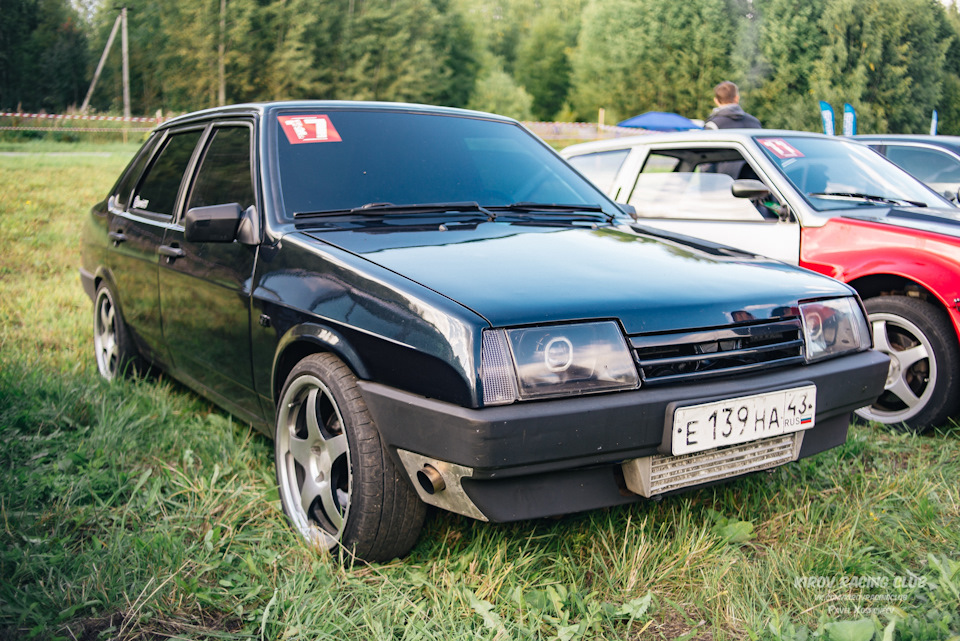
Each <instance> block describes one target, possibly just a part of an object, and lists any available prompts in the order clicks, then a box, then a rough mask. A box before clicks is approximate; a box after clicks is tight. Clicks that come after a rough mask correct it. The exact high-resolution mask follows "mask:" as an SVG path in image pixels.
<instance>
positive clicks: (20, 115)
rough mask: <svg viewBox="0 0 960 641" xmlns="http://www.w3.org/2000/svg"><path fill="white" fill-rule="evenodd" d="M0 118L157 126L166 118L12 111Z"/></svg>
mask: <svg viewBox="0 0 960 641" xmlns="http://www.w3.org/2000/svg"><path fill="white" fill-rule="evenodd" d="M0 116H3V117H6V118H33V119H40V120H109V121H118V122H152V123H156V124H159V123H161V122H163V121H164V120H166V118H163V117H160V118H156V117H152V118H148V117H145V116H131V117H125V116H87V115H84V114H30V113H20V112H13V111H2V112H0Z"/></svg>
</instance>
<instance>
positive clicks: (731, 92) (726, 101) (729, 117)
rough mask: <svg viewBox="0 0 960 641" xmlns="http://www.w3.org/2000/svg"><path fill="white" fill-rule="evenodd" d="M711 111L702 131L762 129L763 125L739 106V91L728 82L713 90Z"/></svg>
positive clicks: (725, 81)
mask: <svg viewBox="0 0 960 641" xmlns="http://www.w3.org/2000/svg"><path fill="white" fill-rule="evenodd" d="M713 102H714V103H716V105H717V107H716V109H714V110H713V112H712V113H711V114H710V116H709V117H708V118H707V121H706V122H705V123H704V125H703V128H704V129H762V128H763V125H761V124H760V121H759V120H757V119H756V118H755V117H753V116H751V115H750V114H748V113H747V112H746V111H744V110H743V107H741V106H740V90H739V89H737V85H735V84H733V83H732V82H730V81H729V80H724V81H723V82H721V83H720V84H719V85H717V86H716V87H714V88H713Z"/></svg>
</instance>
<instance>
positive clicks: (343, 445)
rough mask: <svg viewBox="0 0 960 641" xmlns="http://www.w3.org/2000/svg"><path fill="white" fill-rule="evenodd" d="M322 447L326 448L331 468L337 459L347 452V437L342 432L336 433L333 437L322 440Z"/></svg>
mask: <svg viewBox="0 0 960 641" xmlns="http://www.w3.org/2000/svg"><path fill="white" fill-rule="evenodd" d="M323 449H324V450H326V455H327V457H328V458H329V460H330V467H331V468H332V467H333V464H334V463H335V462H336V461H337V459H338V458H340V457H341V456H343V455H344V454H346V453H347V437H346V436H345V435H344V434H342V433H341V434H337V435H336V436H334V437H333V438H330V439H327V440H326V441H324V444H323Z"/></svg>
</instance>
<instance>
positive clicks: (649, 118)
mask: <svg viewBox="0 0 960 641" xmlns="http://www.w3.org/2000/svg"><path fill="white" fill-rule="evenodd" d="M617 126H618V127H636V128H637V129H652V130H654V131H686V130H687V129H702V127H700V126H699V125H697V123H695V122H693V121H692V120H690V119H689V118H684V117H683V116H681V115H680V114H674V113H664V112H662V111H648V112H646V113H642V114H640V115H639V116H634V117H633V118H627V119H626V120H624V121H623V122H618V123H617Z"/></svg>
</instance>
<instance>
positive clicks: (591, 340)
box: [481, 321, 640, 405]
mask: <svg viewBox="0 0 960 641" xmlns="http://www.w3.org/2000/svg"><path fill="white" fill-rule="evenodd" d="M481 370H482V371H481V381H482V383H483V402H484V405H503V404H506V403H512V402H513V401H515V400H517V399H518V398H519V399H522V400H527V399H534V398H548V397H553V396H577V395H580V394H591V393H594V392H608V391H613V390H622V389H634V388H636V387H637V386H638V385H639V384H640V379H639V377H638V375H637V368H636V366H635V365H634V362H633V357H632V355H631V353H630V349H629V348H628V347H627V344H626V341H624V338H623V334H622V333H621V332H620V329H619V328H618V327H617V324H616V323H614V322H612V321H605V322H598V323H580V324H576V325H553V326H550V327H529V328H521V329H494V330H487V331H485V332H484V333H483V348H482V357H481Z"/></svg>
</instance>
